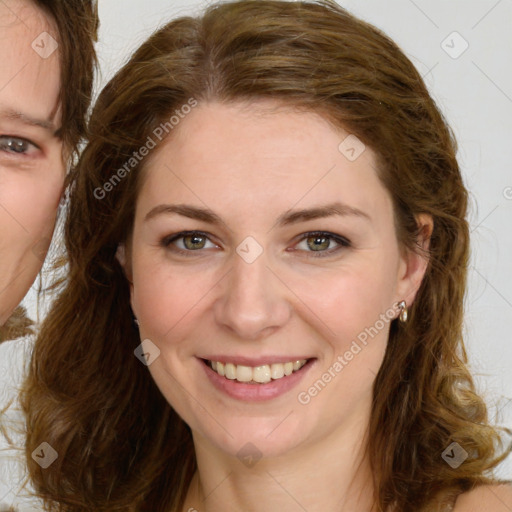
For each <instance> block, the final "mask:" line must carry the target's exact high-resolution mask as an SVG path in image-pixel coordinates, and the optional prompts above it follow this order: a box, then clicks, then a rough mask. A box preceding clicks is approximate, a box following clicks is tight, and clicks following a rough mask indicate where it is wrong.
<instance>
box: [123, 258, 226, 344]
mask: <svg viewBox="0 0 512 512" xmlns="http://www.w3.org/2000/svg"><path fill="white" fill-rule="evenodd" d="M132 272H133V280H132V281H133V289H132V309H133V311H134V313H135V315H136V316H137V318H138V320H139V322H140V324H141V335H143V336H144V337H148V338H150V339H152V338H154V339H155V340H165V339H168V340H171V339H179V337H180V336H181V334H185V331H188V330H189V329H190V328H191V327H192V326H193V325H195V323H196V321H197V317H198V315H199V314H201V313H202V312H203V311H204V308H205V305H206V304H207V302H208V292H209V291H211V290H212V288H213V287H214V286H215V282H216V279H215V278H214V276H213V275H212V273H211V272H208V271H203V270H199V269H197V270H195V271H193V272H189V271H184V270H183V269H181V268H180V267H176V266H175V267H173V268H171V267H170V265H168V264H167V265H166V264H165V263H161V262H157V261H155V258H153V257H151V256H150V255H148V254H147V253H146V254H144V253H141V254H137V253H134V254H133V255H132Z"/></svg>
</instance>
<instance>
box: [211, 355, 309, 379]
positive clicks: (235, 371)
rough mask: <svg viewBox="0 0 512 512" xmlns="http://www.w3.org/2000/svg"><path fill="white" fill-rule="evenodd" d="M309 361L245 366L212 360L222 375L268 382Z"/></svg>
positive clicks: (299, 367) (297, 368) (293, 370)
mask: <svg viewBox="0 0 512 512" xmlns="http://www.w3.org/2000/svg"><path fill="white" fill-rule="evenodd" d="M306 362H307V359H302V360H300V361H291V362H289V363H274V364H264V365H263V366H255V367H252V366H243V365H241V364H231V363H226V364H224V363H221V362H219V361H210V362H209V363H210V366H211V368H212V369H213V370H214V371H215V372H217V373H218V374H219V375H221V376H222V377H226V378H227V379H231V380H237V381H238V382H251V381H254V382H259V383H261V384H266V383H267V382H270V381H271V380H272V379H273V380H276V379H280V378H282V377H284V376H285V375H286V376H287V375H290V374H291V373H293V372H295V371H297V370H300V369H301V368H302V367H303V366H304V365H305V364H306Z"/></svg>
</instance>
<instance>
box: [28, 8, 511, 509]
mask: <svg viewBox="0 0 512 512" xmlns="http://www.w3.org/2000/svg"><path fill="white" fill-rule="evenodd" d="M191 101H192V102H196V103H194V104H195V107H194V108H193V109H190V108H189V109H188V110H187V112H186V114H184V115H183V117H182V116H180V120H179V125H176V126H174V127H173V130H172V131H171V130H170V129H169V131H168V132H167V134H168V135H167V136H166V137H162V138H161V139H160V138H159V137H158V138H159V143H158V144H156V145H155V147H152V148H151V149H150V150H148V152H147V154H146V156H145V157H144V158H141V159H140V161H139V162H135V165H134V166H132V165H131V163H130V164H129V165H130V172H127V173H126V174H123V176H122V179H119V180H115V186H112V187H109V190H107V189H106V188H105V187H104V184H105V183H110V180H111V179H112V176H113V175H114V174H115V175H116V176H118V177H120V176H119V174H118V172H119V169H125V165H126V163H127V162H130V160H131V159H132V158H133V155H134V154H142V153H141V152H140V148H141V147H143V146H145V145H146V143H147V141H149V140H150V139H151V140H154V136H155V134H156V133H160V134H162V131H161V127H162V125H163V123H165V122H166V120H168V119H169V116H171V115H172V113H173V112H176V111H177V110H178V111H182V112H185V110H184V108H183V106H185V105H190V104H191ZM158 130H160V131H158ZM90 132H91V133H90V141H89V144H88V146H87V148H86V149H85V151H84V153H83V155H82V158H81V160H80V163H79V166H78V172H77V175H76V180H75V181H74V188H73V193H72V197H71V205H70V212H69V218H68V219H67V224H66V246H67V249H68V259H69V277H68V278H67V280H66V282H65V283H64V286H63V288H62V290H61V294H60V296H59V297H58V298H57V300H56V302H55V304H54V306H53V309H52V311H51V312H50V314H49V315H48V317H47V319H46V320H45V323H44V325H43V327H42V330H41V333H40V335H39V337H38V339H37V342H36V346H35V350H34V354H33V357H32V362H31V369H30V374H29V376H28V379H27V381H26V383H25V387H24V392H23V398H22V401H23V407H24V410H25V413H26V417H27V428H28V438H27V445H26V455H27V461H28V465H29V472H30V476H31V479H32V481H33V483H34V486H35V489H36V491H37V492H38V494H39V495H40V496H41V497H42V498H43V499H44V500H45V501H46V505H47V507H48V509H49V510H59V511H61V512H62V511H84V512H85V511H90V510H95V511H105V512H107V511H112V510H118V511H126V512H128V511H151V512H155V511H156V512H170V511H173V512H183V511H191V510H197V511H200V512H213V511H214V512H216V511H220V510H223V511H224V510H243V511H252V512H260V511H261V512H263V511H265V512H266V511H276V512H277V511H279V512H281V511H286V512H292V511H298V510H308V511H320V510H329V511H336V512H338V511H341V512H347V511H353V510H357V511H359V512H376V511H381V512H382V511H386V512H410V511H413V510H414V511H415V512H427V511H438V512H441V511H448V510H453V509H454V507H455V510H457V511H459V510H460V511H469V510H471V507H479V508H478V509H479V510H484V507H483V506H482V505H480V503H481V501H482V498H481V497H479V494H480V496H486V497H485V503H486V504H490V507H491V508H490V509H492V510H493V512H495V511H498V510H500V508H499V507H500V506H502V505H503V504H505V505H504V506H505V507H508V505H507V504H506V503H507V500H510V499H511V498H510V495H511V493H510V490H509V489H508V488H507V487H504V486H497V485H492V484H495V483H496V482H495V481H494V480H493V478H492V470H493V469H494V468H495V467H496V466H497V465H498V463H499V462H500V460H502V458H503V457H504V456H503V455H501V451H500V433H499V431H498V430H497V429H495V428H493V427H492V426H491V425H489V423H488V421H487V415H486V407H485V405H484V403H483V401H482V400H481V399H480V398H479V396H478V395H477V394H476V393H475V390H474V386H473V382H472V378H471V376H470V374H469V373H468V370H467V368H466V358H465V352H464V345H463V340H462V335H461V327H462V311H463V297H464V290H465V281H466V271H467V264H468V261H467V259H468V250H469V230H468V224H467V221H466V208H467V192H466V189H465V188H464V186H463V183H462V178H461V174H460V171H459V167H458V165H457V161H456V158H455V141H454V140H453V137H452V135H451V132H450V130H449V128H448V127H447V125H446V123H445V121H444V119H443V117H442V115H441V114H440V112H439V110H438V109H437V107H436V105H435V104H434V102H433V100H432V99H431V98H430V96H429V94H428V91H427V90H426V88H425V85H424V84H423V81H422V79H421V77H420V76H419V74H418V73H417V71H416V70H415V68H414V66H413V65H412V64H411V63H410V62H409V60H408V59H407V58H406V57H405V56H404V55H403V53H402V52H401V51H400V50H399V49H398V48H397V46H396V45H395V44H394V43H393V42H392V41H390V40H389V39H388V38H387V37H386V36H384V35H383V34H382V33H380V32H379V31H377V30H376V29H375V28H373V27H372V26H370V25H368V24H366V23H364V22H362V21H360V20H358V19H356V18H354V17H353V16H351V15H350V14H348V13H347V12H346V11H345V10H343V9H341V8H340V7H339V6H337V5H336V4H335V3H332V2H328V1H318V2H280V1H266V0H263V1H251V0H247V1H239V2H231V3H223V4H216V5H213V6H211V7H209V8H208V9H207V10H206V11H205V13H204V15H202V16H201V17H199V18H180V19H178V20H175V21H173V22H171V23H169V24H168V25H166V26H165V27H163V28H162V29H161V30H159V31H158V32H156V33H155V34H154V35H153V36H152V37H151V38H150V39H149V40H148V41H147V42H146V43H144V44H143V45H142V47H141V48H140V49H139V50H138V51H137V52H136V53H135V54H134V55H133V57H132V58H131V60H130V61H129V62H128V63H127V64H126V65H125V66H124V68H123V69H121V71H120V72H119V73H118V74H117V75H116V76H115V77H114V78H113V79H112V81H111V82H110V83H109V84H108V85H107V86H106V88H105V89H104V91H103V92H102V94H101V95H100V97H99V99H98V102H97V105H96V107H95V109H94V113H93V115H92V118H91V125H90ZM116 169H117V171H116ZM120 178H121V177H120ZM98 190H101V191H102V192H101V194H98ZM99 196H101V197H99ZM304 397H309V399H305V398H304ZM34 454H35V455H34ZM42 468H44V469H42ZM472 488H476V491H474V492H475V493H476V494H473V493H471V492H468V491H470V490H471V489H472ZM493 497H494V498H493ZM492 499H495V501H494V503H492ZM456 502H457V504H456V505H454V504H455V503H456ZM501 510H504V511H506V510H507V508H503V507H502V509H501Z"/></svg>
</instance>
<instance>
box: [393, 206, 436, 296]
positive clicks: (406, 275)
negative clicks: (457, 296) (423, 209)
mask: <svg viewBox="0 0 512 512" xmlns="http://www.w3.org/2000/svg"><path fill="white" fill-rule="evenodd" d="M416 222H417V224H418V238H417V240H416V244H417V246H418V250H417V251H412V250H410V249H405V250H404V251H403V254H402V256H401V259H400V265H399V271H398V282H397V294H398V296H397V298H396V302H400V301H402V300H405V302H406V304H407V306H410V305H411V304H412V303H413V302H414V299H415V298H416V294H417V293H418V290H419V288H420V286H421V282H422V280H423V277H424V276H425V272H426V270H427V267H428V263H429V255H428V251H429V248H430V238H431V236H432V232H433V230H434V220H433V219H432V216H431V215H427V214H421V215H418V216H417V217H416Z"/></svg>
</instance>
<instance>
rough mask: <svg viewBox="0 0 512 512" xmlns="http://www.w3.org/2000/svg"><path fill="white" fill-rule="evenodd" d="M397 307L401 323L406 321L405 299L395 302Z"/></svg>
mask: <svg viewBox="0 0 512 512" xmlns="http://www.w3.org/2000/svg"><path fill="white" fill-rule="evenodd" d="M397 307H398V309H399V310H400V316H399V318H400V322H402V323H405V322H407V304H406V302H405V300H401V301H400V302H399V303H398V304H397Z"/></svg>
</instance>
